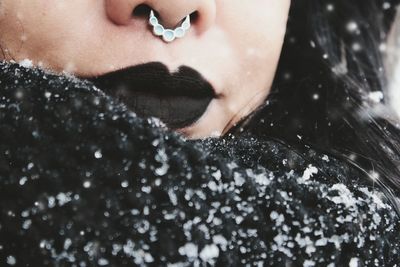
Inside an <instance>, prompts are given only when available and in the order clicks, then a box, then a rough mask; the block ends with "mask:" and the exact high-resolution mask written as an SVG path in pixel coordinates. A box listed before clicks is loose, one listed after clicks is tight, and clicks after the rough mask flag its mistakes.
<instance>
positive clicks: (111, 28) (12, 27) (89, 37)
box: [0, 0, 290, 138]
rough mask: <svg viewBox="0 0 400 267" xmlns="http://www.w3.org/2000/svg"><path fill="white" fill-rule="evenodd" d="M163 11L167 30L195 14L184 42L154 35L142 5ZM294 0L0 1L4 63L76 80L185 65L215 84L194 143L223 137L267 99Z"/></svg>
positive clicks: (192, 131) (190, 130)
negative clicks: (27, 64) (27, 63)
mask: <svg viewBox="0 0 400 267" xmlns="http://www.w3.org/2000/svg"><path fill="white" fill-rule="evenodd" d="M143 4H145V5H147V6H150V7H151V8H152V9H154V10H155V11H157V12H158V14H159V15H160V17H161V20H162V22H163V24H164V26H166V27H174V26H176V25H177V24H178V23H179V22H180V21H181V20H182V19H183V18H185V17H186V16H187V15H188V14H191V13H193V12H196V14H197V15H196V19H195V20H194V21H193V22H192V27H191V29H190V30H189V31H188V32H187V34H186V36H185V37H184V38H182V39H179V40H176V41H174V42H172V43H166V42H164V41H162V40H161V39H160V38H157V37H155V36H154V35H153V34H152V32H151V30H149V27H148V22H147V19H148V17H146V16H144V15H143V14H141V15H133V11H134V10H135V8H136V7H137V6H139V5H143ZM289 8H290V0H246V1H243V0H168V1H166V0H1V2H0V44H1V47H2V49H3V51H4V54H1V53H0V56H1V57H2V59H5V60H15V61H21V60H24V59H30V60H31V61H32V62H33V64H34V65H37V66H40V67H42V68H46V69H50V70H52V71H56V72H68V73H71V74H74V75H76V76H78V77H83V78H84V77H92V76H96V75H101V74H105V73H108V72H111V71H114V70H118V69H122V68H126V67H129V66H134V65H137V64H142V63H147V62H153V61H157V62H162V63H164V64H165V65H166V66H167V67H168V68H169V70H170V71H171V72H173V71H174V70H176V69H177V68H178V67H179V66H182V65H186V66H189V67H191V68H194V69H196V70H197V71H198V72H199V73H201V74H202V75H203V76H204V77H205V78H206V79H207V80H208V81H209V82H210V83H211V84H212V85H213V87H214V89H215V91H216V93H217V95H218V96H219V97H218V98H216V99H214V100H212V102H211V104H210V105H209V106H208V108H207V110H206V112H205V113H204V115H203V116H202V117H201V118H200V120H198V121H197V122H196V123H195V124H194V125H191V126H189V127H187V128H183V129H179V130H178V131H179V132H181V133H183V134H184V135H186V136H188V137H190V138H201V137H206V136H211V135H220V134H223V133H225V132H226V131H227V130H228V129H229V128H230V127H232V126H233V125H234V124H235V123H237V122H238V121H239V120H240V119H241V118H243V117H244V116H246V115H248V114H249V113H250V112H252V111H253V110H254V109H256V108H257V107H258V106H259V105H260V104H261V103H262V102H263V101H264V99H265V98H266V96H267V95H268V93H269V91H270V87H271V84H272V81H273V78H274V75H275V71H276V67H277V63H278V60H279V56H280V53H281V49H282V43H283V39H284V35H285V31H286V23H287V18H288V13H289Z"/></svg>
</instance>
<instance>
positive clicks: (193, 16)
mask: <svg viewBox="0 0 400 267" xmlns="http://www.w3.org/2000/svg"><path fill="white" fill-rule="evenodd" d="M199 17H200V15H199V12H198V11H195V12H192V13H191V14H190V22H191V23H192V24H196V22H197V21H198V20H199Z"/></svg>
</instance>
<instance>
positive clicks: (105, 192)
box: [0, 63, 400, 266]
mask: <svg viewBox="0 0 400 267" xmlns="http://www.w3.org/2000/svg"><path fill="white" fill-rule="evenodd" d="M368 179H369V178H367V175H366V174H363V173H362V172H358V171H357V170H356V169H355V168H353V167H352V166H349V165H347V164H346V163H345V162H342V161H340V160H337V159H334V158H333V157H331V156H329V155H324V154H322V153H319V152H317V151H313V150H312V149H311V148H309V149H304V150H303V151H302V152H298V151H296V150H295V149H293V148H290V147H288V146H286V145H285V144H284V143H281V142H278V141H274V140H267V141H260V140H254V139H251V138H231V139H228V140H224V139H210V140H203V141H186V140H185V139H183V138H182V137H180V136H179V135H177V134H175V133H172V132H169V131H168V130H167V129H165V127H163V126H162V123H160V122H158V121H157V120H150V119H141V118H138V117H136V116H135V114H133V113H132V112H130V111H129V110H127V109H126V108H125V107H124V106H123V105H120V104H117V103H115V102H114V101H113V99H111V98H110V97H108V96H106V95H105V94H104V93H103V92H101V91H99V90H98V89H96V88H95V87H94V86H93V85H92V84H90V83H88V82H85V81H80V80H78V79H76V78H73V77H66V76H57V75H52V74H49V73H44V72H42V71H40V70H34V69H28V68H24V67H21V66H19V65H17V64H12V65H8V64H5V63H2V64H1V71H0V266H8V265H11V266H206V265H208V266H213V265H217V266H245V265H248V266H285V264H286V266H349V265H350V266H395V265H396V264H398V263H399V262H400V256H399V252H400V234H399V233H400V224H399V218H398V216H397V215H396V213H395V211H394V209H393V207H392V206H391V205H390V204H389V202H388V201H387V200H386V199H385V198H384V196H383V195H382V194H381V193H380V191H379V189H378V188H375V187H373V184H372V183H371V185H370V183H369V182H368Z"/></svg>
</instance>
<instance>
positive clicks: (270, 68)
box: [229, 0, 289, 90]
mask: <svg viewBox="0 0 400 267" xmlns="http://www.w3.org/2000/svg"><path fill="white" fill-rule="evenodd" d="M255 2H259V5H258V6H255V5H248V7H247V8H246V9H245V10H244V11H243V12H240V14H252V16H245V15H244V16H242V17H241V18H240V19H237V20H236V21H237V23H235V24H234V25H233V24H230V25H229V31H230V33H231V42H232V43H233V44H235V50H236V51H237V54H236V55H237V62H238V64H239V65H240V66H241V68H242V73H243V75H244V76H245V77H243V76H242V77H241V80H242V81H243V80H245V81H246V82H253V83H255V84H254V86H257V88H258V90H260V87H261V88H262V89H265V88H266V87H267V88H268V87H269V86H270V84H271V83H272V80H273V77H274V74H275V70H276V67H277V64H278V60H279V57H280V53H281V50H282V44H283V40H284V36H285V32H286V24H287V17H288V12H289V4H288V3H289V1H287V0H279V1H278V0H262V2H261V1H258V0H255ZM242 6H245V5H242ZM243 78H244V79H243Z"/></svg>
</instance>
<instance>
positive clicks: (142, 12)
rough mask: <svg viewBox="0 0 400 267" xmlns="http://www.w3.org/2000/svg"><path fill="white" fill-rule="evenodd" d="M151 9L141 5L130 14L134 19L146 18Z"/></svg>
mask: <svg viewBox="0 0 400 267" xmlns="http://www.w3.org/2000/svg"><path fill="white" fill-rule="evenodd" d="M150 10H151V7H150V6H148V5H146V4H141V5H138V6H137V7H135V9H134V10H133V12H132V16H134V17H148V16H149V14H150Z"/></svg>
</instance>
